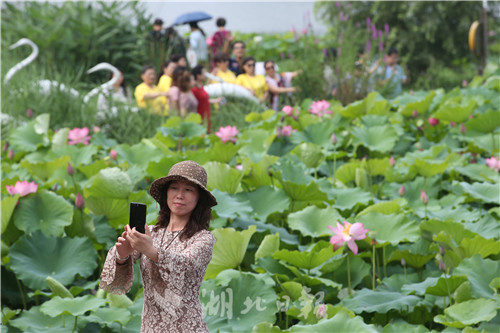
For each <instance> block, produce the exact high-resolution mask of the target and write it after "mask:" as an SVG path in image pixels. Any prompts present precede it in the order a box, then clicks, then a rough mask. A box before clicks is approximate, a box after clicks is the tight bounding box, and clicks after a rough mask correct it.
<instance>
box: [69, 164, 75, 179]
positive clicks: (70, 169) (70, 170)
mask: <svg viewBox="0 0 500 333" xmlns="http://www.w3.org/2000/svg"><path fill="white" fill-rule="evenodd" d="M74 174H75V168H73V166H72V165H71V163H68V175H70V176H73V175H74Z"/></svg>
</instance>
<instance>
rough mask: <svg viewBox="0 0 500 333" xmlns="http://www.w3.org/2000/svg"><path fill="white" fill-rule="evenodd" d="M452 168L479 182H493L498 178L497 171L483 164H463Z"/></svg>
mask: <svg viewBox="0 0 500 333" xmlns="http://www.w3.org/2000/svg"><path fill="white" fill-rule="evenodd" d="M454 170H456V171H458V172H460V173H461V174H463V175H465V176H467V177H469V178H470V179H472V180H475V181H479V182H484V181H488V182H491V183H494V182H496V181H497V179H498V172H496V171H495V170H493V169H491V168H489V167H488V166H487V165H485V164H467V165H465V166H459V167H456V168H455V169H454Z"/></svg>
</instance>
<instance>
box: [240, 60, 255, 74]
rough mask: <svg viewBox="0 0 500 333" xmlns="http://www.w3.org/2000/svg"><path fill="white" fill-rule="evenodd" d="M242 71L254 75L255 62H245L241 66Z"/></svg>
mask: <svg viewBox="0 0 500 333" xmlns="http://www.w3.org/2000/svg"><path fill="white" fill-rule="evenodd" d="M243 69H244V70H245V73H246V74H248V75H253V74H254V73H255V61H253V60H250V61H247V62H246V63H245V64H244V65H243Z"/></svg>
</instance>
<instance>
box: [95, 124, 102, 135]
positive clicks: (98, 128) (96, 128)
mask: <svg viewBox="0 0 500 333" xmlns="http://www.w3.org/2000/svg"><path fill="white" fill-rule="evenodd" d="M93 131H94V133H99V132H100V131H101V128H100V127H98V126H95V125H94V128H93Z"/></svg>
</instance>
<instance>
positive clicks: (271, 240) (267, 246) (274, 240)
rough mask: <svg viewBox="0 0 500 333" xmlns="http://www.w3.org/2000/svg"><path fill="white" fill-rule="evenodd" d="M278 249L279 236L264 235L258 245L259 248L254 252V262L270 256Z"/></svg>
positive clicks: (277, 234)
mask: <svg viewBox="0 0 500 333" xmlns="http://www.w3.org/2000/svg"><path fill="white" fill-rule="evenodd" d="M279 248H280V235H279V233H276V234H274V235H266V236H265V237H264V239H263V240H262V242H261V243H260V245H259V248H258V249H257V251H256V252H255V262H257V261H258V260H259V258H264V257H267V256H272V255H273V254H274V253H275V252H276V251H278V250H279Z"/></svg>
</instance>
